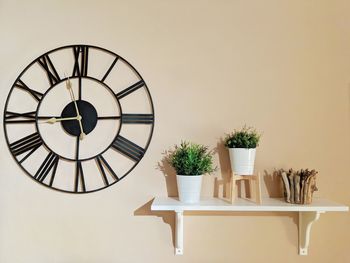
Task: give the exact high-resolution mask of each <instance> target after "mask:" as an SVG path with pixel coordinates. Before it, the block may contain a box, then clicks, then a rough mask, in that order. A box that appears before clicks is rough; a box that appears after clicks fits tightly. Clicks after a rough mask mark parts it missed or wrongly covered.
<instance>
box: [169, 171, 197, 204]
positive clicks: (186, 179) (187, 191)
mask: <svg viewBox="0 0 350 263" xmlns="http://www.w3.org/2000/svg"><path fill="white" fill-rule="evenodd" d="M202 177H203V176H202V175H176V180H177V190H178V192H179V199H180V201H181V202H183V203H190V204H193V203H198V202H199V200H200V196H201V188H202Z"/></svg>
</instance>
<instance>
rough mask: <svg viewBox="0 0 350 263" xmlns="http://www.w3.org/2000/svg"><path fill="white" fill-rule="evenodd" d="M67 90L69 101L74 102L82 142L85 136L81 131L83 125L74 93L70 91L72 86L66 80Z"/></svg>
mask: <svg viewBox="0 0 350 263" xmlns="http://www.w3.org/2000/svg"><path fill="white" fill-rule="evenodd" d="M67 89H68V90H69V93H70V96H71V99H72V101H73V102H74V106H75V111H76V112H77V120H78V122H79V127H80V140H82V139H84V137H85V135H86V134H85V133H84V130H83V125H82V123H81V120H82V117H81V115H80V113H79V108H78V104H77V101H76V99H75V96H74V92H73V89H72V84H71V82H70V80H69V78H68V79H67Z"/></svg>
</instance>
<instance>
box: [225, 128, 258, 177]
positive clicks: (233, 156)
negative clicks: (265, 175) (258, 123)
mask: <svg viewBox="0 0 350 263" xmlns="http://www.w3.org/2000/svg"><path fill="white" fill-rule="evenodd" d="M260 136H261V135H260V134H259V133H258V132H257V131H256V130H255V129H253V128H251V127H247V126H244V127H243V128H242V129H241V130H234V131H233V132H232V133H230V134H228V135H227V136H226V138H225V146H226V147H227V148H228V149H229V154H230V161H231V168H232V170H233V172H234V174H235V175H253V174H254V162H255V153H256V147H257V146H258V145H259V141H260Z"/></svg>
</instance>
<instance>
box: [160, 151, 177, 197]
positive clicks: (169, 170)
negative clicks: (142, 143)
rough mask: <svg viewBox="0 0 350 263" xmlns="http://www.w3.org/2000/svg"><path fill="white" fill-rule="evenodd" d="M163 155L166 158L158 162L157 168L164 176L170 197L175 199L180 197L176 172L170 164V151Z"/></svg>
mask: <svg viewBox="0 0 350 263" xmlns="http://www.w3.org/2000/svg"><path fill="white" fill-rule="evenodd" d="M163 155H164V157H163V159H162V160H161V161H160V162H158V165H157V168H158V170H160V171H161V172H162V173H163V175H164V178H165V183H166V188H167V192H168V196H169V197H175V196H178V191H177V183H176V171H175V169H174V168H173V167H172V166H171V165H170V164H169V162H168V156H169V151H166V152H164V153H163Z"/></svg>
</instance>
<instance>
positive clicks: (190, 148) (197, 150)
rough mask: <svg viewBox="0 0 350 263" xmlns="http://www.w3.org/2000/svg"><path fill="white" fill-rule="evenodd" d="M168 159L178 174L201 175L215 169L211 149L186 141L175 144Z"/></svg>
mask: <svg viewBox="0 0 350 263" xmlns="http://www.w3.org/2000/svg"><path fill="white" fill-rule="evenodd" d="M168 161H169V163H170V165H171V166H172V167H174V169H175V170H176V173H177V174H178V175H202V174H206V173H211V172H213V171H214V170H215V168H213V153H212V151H209V149H208V147H206V146H204V145H200V144H195V143H190V142H186V141H184V142H181V144H180V146H177V145H175V149H174V150H173V151H172V152H171V153H170V155H169V159H168Z"/></svg>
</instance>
